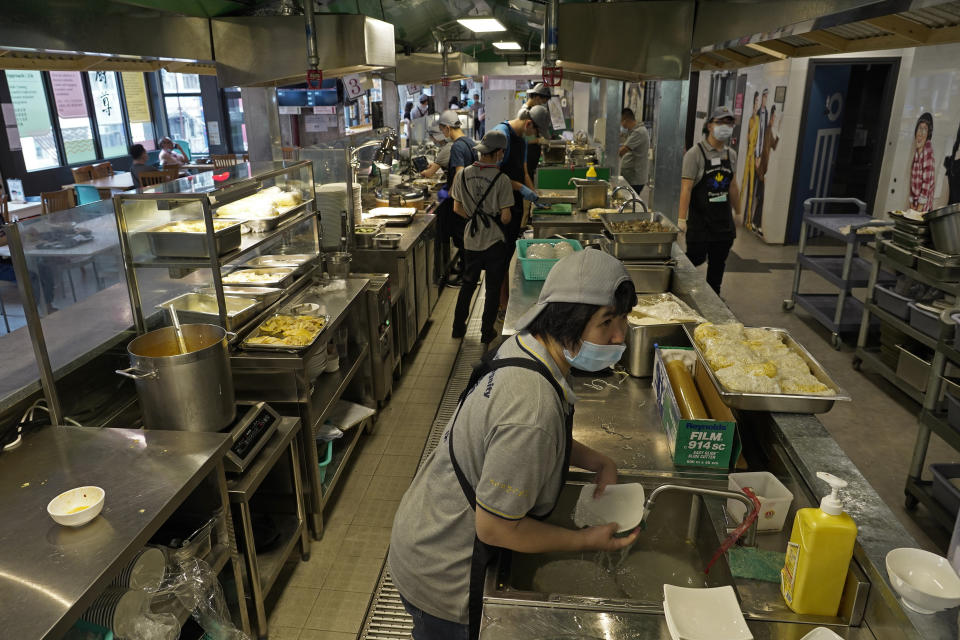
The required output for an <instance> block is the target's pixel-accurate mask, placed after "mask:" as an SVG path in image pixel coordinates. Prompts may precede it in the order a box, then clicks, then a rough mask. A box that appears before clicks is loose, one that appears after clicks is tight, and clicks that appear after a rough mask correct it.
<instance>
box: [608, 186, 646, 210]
mask: <svg viewBox="0 0 960 640" xmlns="http://www.w3.org/2000/svg"><path fill="white" fill-rule="evenodd" d="M617 188H618V189H623V187H617ZM614 193H616V192H614ZM634 202H639V203H640V205H641V206H642V207H643V212H644V213H646V212H647V211H649V210H650V209H648V208H647V203H646V202H644V201H643V200H641V199H640V198H630V199H629V200H627V201H626V202H624V203H623V204H622V205H620V209H619V210H618V211H617V213H623V210H624V209H626V208H627V205H628V204H631V203H634ZM632 209H633V212H634V213H636V212H637V206H636V205H633V207H632Z"/></svg>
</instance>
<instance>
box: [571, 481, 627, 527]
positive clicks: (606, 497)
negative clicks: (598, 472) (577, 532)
mask: <svg viewBox="0 0 960 640" xmlns="http://www.w3.org/2000/svg"><path fill="white" fill-rule="evenodd" d="M596 490H597V485H595V484H587V485H584V487H583V489H581V490H580V499H579V500H577V507H576V509H575V510H574V512H573V522H574V524H576V525H577V526H578V527H592V526H595V525H603V524H610V523H611V522H616V523H617V524H618V525H620V526H619V528H618V529H617V533H626V532H628V531H632V530H633V529H635V528H637V526H638V525H639V524H640V520H642V519H643V504H644V493H643V487H642V486H641V485H640V484H638V483H636V482H631V483H627V484H611V485H607V488H606V489H604V490H603V495H601V496H600V497H599V498H594V497H593V494H594V492H595V491H596Z"/></svg>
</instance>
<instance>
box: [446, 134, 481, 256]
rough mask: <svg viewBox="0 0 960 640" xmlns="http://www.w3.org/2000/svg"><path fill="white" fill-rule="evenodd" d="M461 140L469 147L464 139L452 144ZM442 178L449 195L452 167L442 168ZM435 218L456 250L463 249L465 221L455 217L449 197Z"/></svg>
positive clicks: (451, 199) (474, 156) (455, 213)
mask: <svg viewBox="0 0 960 640" xmlns="http://www.w3.org/2000/svg"><path fill="white" fill-rule="evenodd" d="M461 140H463V142H464V144H467V145H468V146H469V143H468V142H467V141H466V138H457V139H456V140H454V141H453V143H452V144H457V143H459V142H460V141H461ZM450 152H451V155H452V154H453V147H452V146H451V147H450ZM470 152H471V154H472V155H473V159H474V160H476V155H477V154H476V152H474V151H473V148H472V147H470ZM465 168H466V167H461V168H460V171H463V170H464V169H465ZM443 172H444V176H445V178H446V182H445V183H444V185H443V188H444V189H445V190H446V192H447V194H449V193H450V189H451V188H452V187H453V178H454V175H453V171H452V167H451V166H450V165H449V164H448V165H447V166H446V167H444V168H443ZM437 218H438V219H439V221H440V228H441V230H442V231H443V233H444V234H445V235H446V236H447V237H449V238H451V239H452V240H453V244H454V245H455V246H456V247H457V248H458V249H461V250H462V249H463V231H464V229H465V228H466V224H467V221H466V220H465V219H464V218H463V216H460V215H457V212H456V211H454V210H453V198H452V197H451V196H450V195H447V197H446V198H445V199H444V200H443V201H442V202H441V203H440V204H439V205H438V206H437Z"/></svg>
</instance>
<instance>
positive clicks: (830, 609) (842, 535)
mask: <svg viewBox="0 0 960 640" xmlns="http://www.w3.org/2000/svg"><path fill="white" fill-rule="evenodd" d="M817 477H818V478H820V479H821V480H823V481H825V482H827V483H828V484H829V485H830V487H831V492H830V494H829V495H827V496H824V498H823V500H821V501H820V508H819V509H800V510H798V511H797V515H796V517H795V518H794V520H793V530H792V532H791V534H790V542H789V543H788V544H787V552H786V559H785V562H784V566H783V570H782V571H781V572H780V593H781V594H782V595H783V599H784V601H786V603H787V606H788V607H790V608H791V609H792V610H793V611H794V612H796V613H799V614H803V615H821V616H835V615H837V610H838V609H839V608H840V598H841V597H842V596H843V586H844V583H845V582H846V579H847V571H848V569H849V568H850V559H851V558H852V557H853V546H854V543H855V542H856V540H857V525H856V523H855V522H854V521H853V518H851V517H850V516H849V515H847V514H846V513H845V512H844V510H843V503H842V502H840V497H839V495H838V494H839V490H840V489H842V488H844V487H846V486H847V483H846V481H845V480H841V479H840V478H837V477H836V476H833V475H831V474H829V473H825V472H823V471H818V472H817Z"/></svg>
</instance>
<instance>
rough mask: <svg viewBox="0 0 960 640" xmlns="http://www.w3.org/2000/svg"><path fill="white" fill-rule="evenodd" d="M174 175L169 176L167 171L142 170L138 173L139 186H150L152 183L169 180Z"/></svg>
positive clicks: (161, 182)
mask: <svg viewBox="0 0 960 640" xmlns="http://www.w3.org/2000/svg"><path fill="white" fill-rule="evenodd" d="M175 177H176V176H174V177H171V176H170V172H169V171H144V172H143V173H141V174H140V186H141V187H152V186H154V185H158V184H163V183H164V182H170V181H171V180H173V179H174V178H175Z"/></svg>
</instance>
